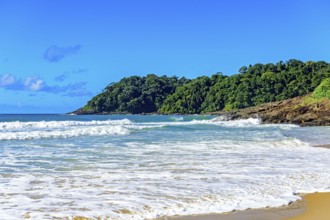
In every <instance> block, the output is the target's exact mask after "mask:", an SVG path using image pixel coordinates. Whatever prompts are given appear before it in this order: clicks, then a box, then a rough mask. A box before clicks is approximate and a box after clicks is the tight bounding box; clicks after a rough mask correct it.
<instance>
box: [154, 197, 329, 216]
mask: <svg viewBox="0 0 330 220" xmlns="http://www.w3.org/2000/svg"><path fill="white" fill-rule="evenodd" d="M310 219H317V220H328V219H330V193H311V194H306V195H303V196H302V200H298V201H296V202H293V203H291V204H289V205H287V206H282V207H278V208H264V209H249V210H244V211H236V212H230V213H224V214H207V215H195V216H177V217H176V216H175V217H163V218H160V219H157V220H310Z"/></svg>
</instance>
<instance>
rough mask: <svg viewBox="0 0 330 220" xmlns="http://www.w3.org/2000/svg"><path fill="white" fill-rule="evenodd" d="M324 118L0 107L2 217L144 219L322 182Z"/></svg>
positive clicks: (279, 201) (263, 198)
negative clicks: (301, 120) (308, 121)
mask: <svg viewBox="0 0 330 220" xmlns="http://www.w3.org/2000/svg"><path fill="white" fill-rule="evenodd" d="M329 137H330V128H329V127H306V128H302V127H299V126H296V125H285V124H283V125H273V124H262V123H260V121H259V120H258V119H247V120H237V121H219V120H217V119H216V118H214V116H176V115H170V116H158V115H148V116H142V115H95V116H77V115H0V215H1V219H22V218H24V217H25V218H30V219H54V218H65V219H70V218H73V217H74V216H84V217H89V218H95V219H96V218H101V219H136V220H138V219H153V218H157V217H161V216H172V215H189V214H202V213H221V212H228V211H231V210H243V209H247V208H259V207H266V206H281V205H285V204H288V203H289V202H290V201H294V200H297V199H299V197H298V196H297V195H296V194H297V193H304V192H315V191H330V150H329V149H324V148H319V147H312V145H316V144H328V143H330V141H329Z"/></svg>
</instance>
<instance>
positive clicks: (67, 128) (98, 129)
mask: <svg viewBox="0 0 330 220" xmlns="http://www.w3.org/2000/svg"><path fill="white" fill-rule="evenodd" d="M170 120H174V121H167V122H133V121H130V120H129V119H121V120H105V121H97V120H93V121H29V122H21V121H14V122H0V140H26V139H41V138H70V137H78V136H111V135H129V134H131V133H132V132H134V131H139V130H143V129H148V128H160V127H167V126H194V125H213V126H221V127H238V128H244V127H257V126H281V127H283V128H291V127H295V125H263V124H261V120H260V119H257V118H249V119H240V120H232V121H221V120H219V119H218V118H214V119H209V120H196V119H193V120H191V121H183V117H175V118H170Z"/></svg>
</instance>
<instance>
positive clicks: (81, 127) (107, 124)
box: [0, 119, 146, 140]
mask: <svg viewBox="0 0 330 220" xmlns="http://www.w3.org/2000/svg"><path fill="white" fill-rule="evenodd" d="M144 128H146V126H142V125H134V123H133V122H132V121H130V120H128V119H122V120H107V121H39V122H19V121H15V122H1V123H0V130H1V131H0V140H28V139H41V138H70V137H78V136H106V135H128V134H130V133H131V132H132V131H135V130H142V129H144Z"/></svg>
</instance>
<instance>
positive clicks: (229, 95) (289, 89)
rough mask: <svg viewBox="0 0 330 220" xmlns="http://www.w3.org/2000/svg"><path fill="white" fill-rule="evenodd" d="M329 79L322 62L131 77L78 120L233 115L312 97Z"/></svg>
mask: <svg viewBox="0 0 330 220" xmlns="http://www.w3.org/2000/svg"><path fill="white" fill-rule="evenodd" d="M329 77H330V64H329V63H326V62H324V61H319V62H312V61H308V62H305V63H304V62H302V61H299V60H294V59H292V60H289V61H287V62H282V61H280V62H277V63H276V64H273V63H268V64H255V65H250V66H248V67H246V66H243V67H241V68H240V69H239V73H238V74H235V75H231V76H225V75H223V74H221V73H217V74H214V75H212V76H211V77H207V76H202V77H198V78H196V79H193V80H189V79H186V78H177V77H167V76H160V77H159V76H156V75H154V74H150V75H147V76H145V77H140V76H131V77H127V78H123V79H122V80H120V81H119V82H117V83H111V84H110V85H108V86H107V87H106V88H105V89H104V91H103V92H102V93H100V94H99V95H97V96H95V97H93V98H92V99H91V100H90V101H89V102H88V103H87V104H86V105H85V106H84V107H83V108H81V109H79V110H77V111H75V113H77V114H97V113H133V114H138V113H162V114H172V113H180V114H196V113H208V112H216V111H221V110H235V109H241V108H246V107H250V106H256V105H259V104H262V103H267V102H273V101H280V100H285V99H289V98H293V97H296V96H301V95H305V94H308V93H310V92H312V91H314V89H315V88H316V87H317V86H318V85H319V84H320V83H321V82H322V80H324V79H326V78H329Z"/></svg>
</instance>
